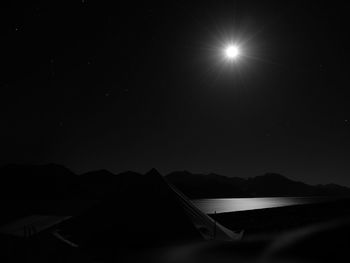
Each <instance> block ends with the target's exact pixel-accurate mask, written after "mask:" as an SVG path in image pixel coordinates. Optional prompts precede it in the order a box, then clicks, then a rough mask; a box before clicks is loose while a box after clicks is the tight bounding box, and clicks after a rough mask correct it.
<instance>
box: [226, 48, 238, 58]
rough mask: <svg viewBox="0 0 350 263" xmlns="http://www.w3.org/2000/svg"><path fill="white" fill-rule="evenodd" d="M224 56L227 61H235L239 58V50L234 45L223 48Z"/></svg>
mask: <svg viewBox="0 0 350 263" xmlns="http://www.w3.org/2000/svg"><path fill="white" fill-rule="evenodd" d="M225 55H226V58H228V59H236V58H237V57H238V56H239V48H238V47H237V46H234V45H230V46H227V47H226V48H225Z"/></svg>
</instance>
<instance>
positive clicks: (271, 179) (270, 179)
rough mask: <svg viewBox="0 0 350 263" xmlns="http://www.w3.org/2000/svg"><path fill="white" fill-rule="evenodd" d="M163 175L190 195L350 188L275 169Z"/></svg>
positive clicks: (344, 192)
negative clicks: (294, 177) (247, 173)
mask: <svg viewBox="0 0 350 263" xmlns="http://www.w3.org/2000/svg"><path fill="white" fill-rule="evenodd" d="M166 178H167V179H168V180H169V181H170V182H171V183H173V184H174V185H175V186H176V187H178V188H179V189H180V190H181V191H182V192H183V193H185V194H186V195H187V196H189V197H190V198H224V197H278V196H349V195H350V188H347V187H344V186H339V185H336V184H327V185H315V186H314V185H309V184H305V183H302V182H297V181H293V180H291V179H289V178H287V177H285V176H282V175H280V174H276V173H267V174H264V175H260V176H255V177H251V178H248V179H243V178H239V177H226V176H222V175H216V174H208V175H205V174H192V173H190V172H187V171H183V172H173V173H170V174H168V175H167V176H166Z"/></svg>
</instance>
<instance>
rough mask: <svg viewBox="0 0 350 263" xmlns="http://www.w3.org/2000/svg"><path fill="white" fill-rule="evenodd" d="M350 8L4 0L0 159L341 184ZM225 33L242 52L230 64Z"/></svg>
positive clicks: (348, 139) (347, 121) (348, 171)
mask: <svg viewBox="0 0 350 263" xmlns="http://www.w3.org/2000/svg"><path fill="white" fill-rule="evenodd" d="M68 2H69V3H68ZM122 2H124V3H122ZM349 11H350V10H349V9H348V8H347V7H346V6H345V5H343V6H342V5H341V4H336V3H335V2H334V1H328V2H327V3H325V4H322V3H320V2H315V3H314V4H312V3H309V2H308V3H306V1H300V2H298V1H290V2H289V3H288V2H287V1H279V2H276V3H275V4H272V2H271V1H269V3H265V1H255V2H254V1H223V2H220V1H211V2H209V3H205V2H204V1H201V2H198V3H194V2H190V1H176V2H170V1H162V2H161V3H156V2H154V3H152V2H150V1H143V2H142V3H138V2H136V1H110V2H107V1H97V0H95V1H94V0H85V1H73V0H72V1H67V3H63V2H62V1H55V2H54V1H42V2H37V1H26V2H24V3H21V2H17V4H13V5H12V6H7V7H5V6H2V7H1V9H0V34H1V41H0V65H1V66H0V67H1V71H0V76H1V78H0V88H1V96H0V100H1V103H0V107H1V111H0V117H1V132H0V136H1V137H0V164H7V163H33V164H40V163H48V162H54V163H59V164H63V165H65V166H67V167H68V168H70V169H72V170H73V171H75V172H79V173H80V172H85V171H88V170H93V169H102V168H104V169H108V170H111V171H113V172H122V171H125V170H134V171H139V172H146V171H147V170H148V169H150V168H152V167H156V168H157V169H159V171H160V172H162V173H168V172H171V171H174V170H189V171H191V172H196V173H197V172H200V173H210V172H214V173H218V174H222V175H227V176H241V177H249V176H256V175H261V174H263V173H266V172H277V173H281V174H283V175H285V176H287V177H289V178H291V179H295V180H300V181H304V182H307V183H329V182H335V183H339V184H344V185H348V186H350V163H349V157H350V104H349V95H350V91H349V87H350V85H349V66H348V63H349V54H350V53H349V41H348V40H347V38H348V37H349V27H348V24H347V22H348V17H349ZM230 39H235V40H239V41H240V42H242V52H243V54H242V57H240V59H239V60H238V61H236V62H235V63H231V64H230V63H225V62H223V60H222V57H221V56H222V52H221V49H222V45H223V44H225V43H226V42H227V41H229V40H230Z"/></svg>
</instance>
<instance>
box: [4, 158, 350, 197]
mask: <svg viewBox="0 0 350 263" xmlns="http://www.w3.org/2000/svg"><path fill="white" fill-rule="evenodd" d="M159 175H160V174H159V172H158V171H157V170H156V169H152V170H150V171H149V172H148V173H147V174H144V175H142V174H139V173H136V172H132V171H127V172H123V173H119V174H113V173H111V172H109V171H107V170H98V171H92V172H88V173H84V174H80V175H78V174H75V173H73V172H72V171H70V170H69V169H67V168H65V167H64V166H62V165H58V164H47V165H14V164H11V165H5V166H2V167H0V180H1V184H0V195H1V197H2V199H26V200H31V199H33V200H43V199H51V200H72V199H75V200H86V199H89V200H90V199H91V200H98V199H103V198H107V197H108V196H112V195H114V194H116V193H118V194H123V195H124V196H125V197H127V196H132V195H133V193H134V192H144V189H145V187H149V189H151V190H152V191H158V190H159V189H157V188H154V187H155V185H157V184H150V182H152V181H157V180H154V178H158V177H159ZM165 178H166V180H167V181H168V182H170V183H172V184H173V185H175V186H176V187H177V188H178V189H179V190H181V191H182V192H183V193H184V194H185V195H187V196H188V197H189V198H215V197H267V196H271V197H273V196H349V195H350V188H347V187H344V186H340V185H336V184H326V185H308V184H305V183H302V182H297V181H293V180H291V179H289V178H287V177H285V176H282V175H280V174H275V173H268V174H265V175H260V176H255V177H252V178H248V179H244V178H239V177H226V176H222V175H218V174H214V173H211V174H206V175H205V174H193V173H190V172H188V171H177V172H173V173H170V174H168V175H166V176H165ZM130 189H133V190H132V191H131V190H130Z"/></svg>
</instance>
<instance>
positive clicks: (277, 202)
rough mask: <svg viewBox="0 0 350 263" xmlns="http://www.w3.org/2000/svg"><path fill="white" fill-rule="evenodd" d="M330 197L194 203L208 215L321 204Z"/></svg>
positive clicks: (221, 199)
mask: <svg viewBox="0 0 350 263" xmlns="http://www.w3.org/2000/svg"><path fill="white" fill-rule="evenodd" d="M327 200H330V198H329V197H259V198H212V199H194V200H192V202H193V203H194V205H196V206H197V207H198V208H199V209H200V210H201V211H203V212H204V213H207V214H213V213H215V212H216V213H226V212H237V211H245V210H255V209H264V208H272V207H283V206H291V205H303V204H312V203H319V202H324V201H327Z"/></svg>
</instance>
